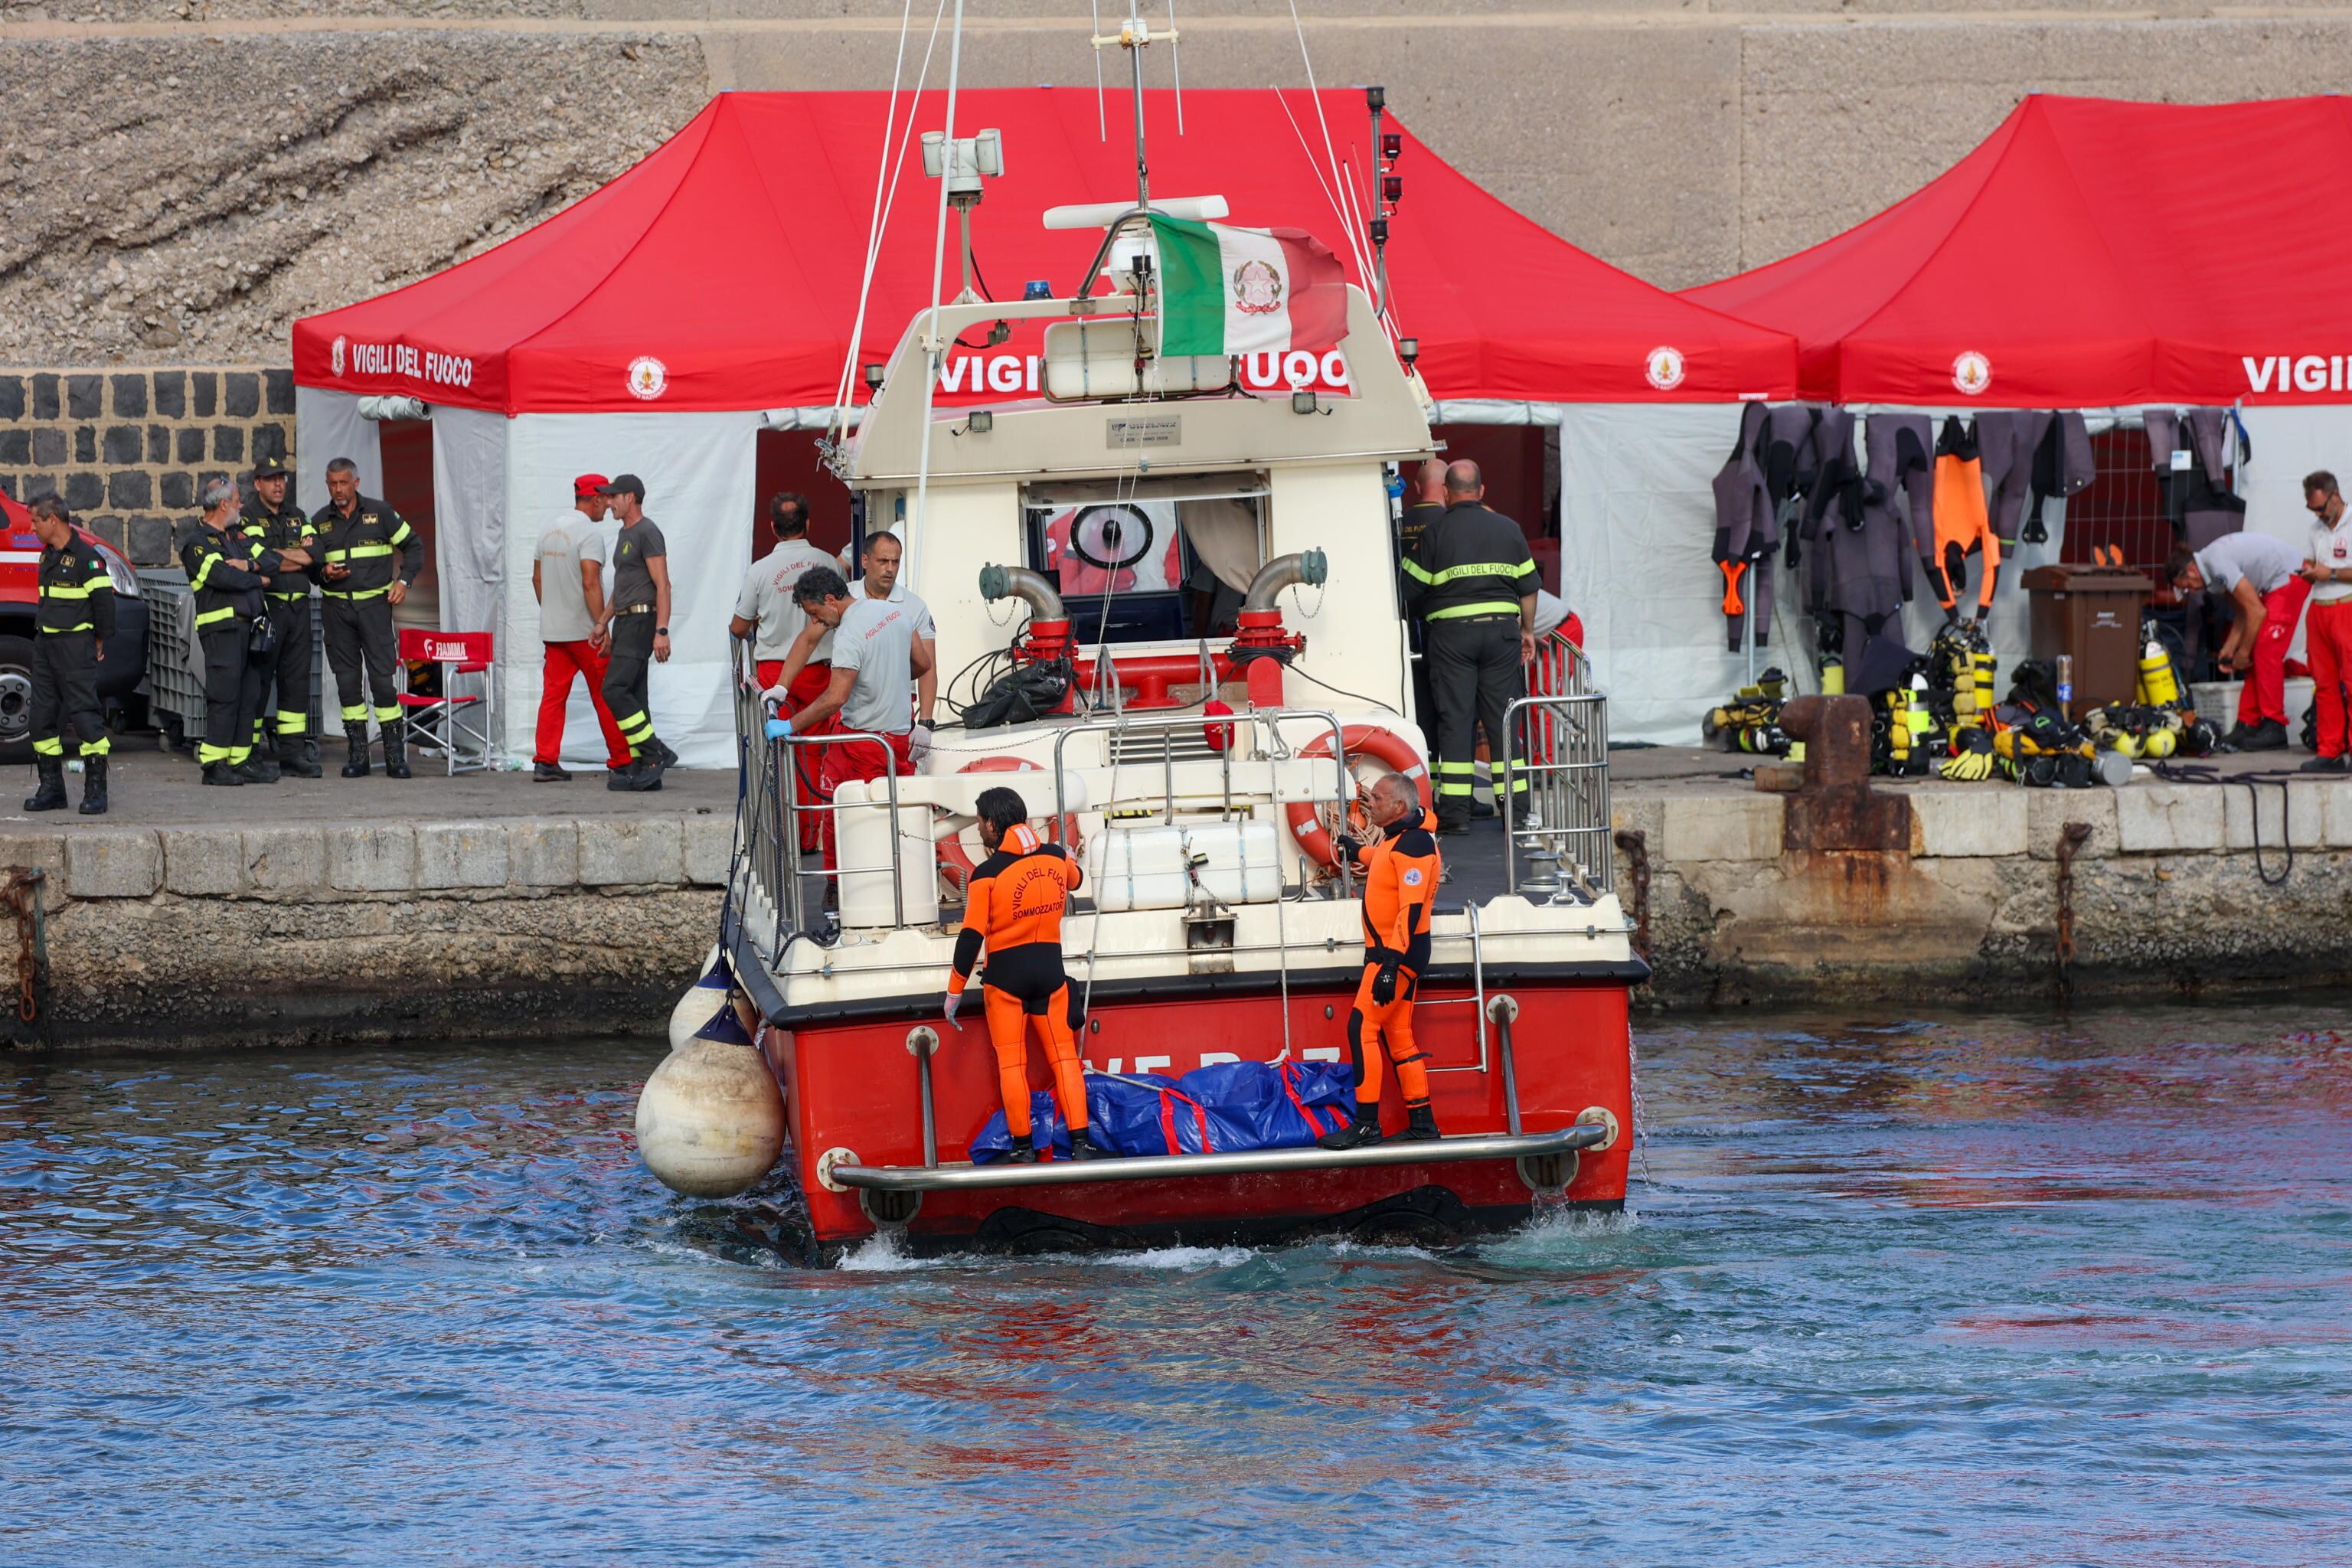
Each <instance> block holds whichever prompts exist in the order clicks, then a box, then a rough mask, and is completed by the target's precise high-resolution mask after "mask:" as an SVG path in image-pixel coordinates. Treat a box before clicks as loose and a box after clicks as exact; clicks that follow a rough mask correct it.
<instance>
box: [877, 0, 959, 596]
mask: <svg viewBox="0 0 2352 1568" xmlns="http://www.w3.org/2000/svg"><path fill="white" fill-rule="evenodd" d="M962 71H963V0H955V30H954V31H953V32H951V33H950V34H949V35H948V103H947V121H946V124H945V127H944V129H943V131H942V132H941V136H942V146H943V148H944V150H945V152H946V155H947V157H948V158H949V160H950V163H952V161H953V159H954V157H955V116H956V87H957V84H958V83H959V81H960V80H961V77H962ZM954 184H955V181H953V180H952V179H947V178H942V179H941V180H940V218H939V226H938V229H937V231H936V233H935V234H934V236H933V237H932V240H931V319H930V321H929V323H928V324H927V325H925V327H924V328H923V423H922V426H921V429H922V432H923V436H922V439H921V441H919V443H918V444H917V449H916V456H915V504H914V505H913V506H912V507H909V508H908V511H907V538H906V542H905V544H904V548H905V550H906V553H907V581H908V583H910V584H912V583H919V582H921V581H922V577H921V576H920V574H919V568H920V566H921V564H922V553H923V533H924V521H925V519H924V506H925V503H926V502H928V501H929V500H930V495H931V408H932V405H933V404H934V403H935V402H936V400H937V398H938V395H939V389H940V365H941V363H943V362H944V361H945V360H946V359H947V353H948V345H947V340H946V339H944V338H942V337H941V336H940V289H942V288H943V287H945V280H946V277H947V266H948V192H949V191H950V189H951V188H952V187H953V186H954ZM885 521H886V524H887V519H886V520H885Z"/></svg>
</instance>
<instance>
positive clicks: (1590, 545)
mask: <svg viewBox="0 0 2352 1568" xmlns="http://www.w3.org/2000/svg"><path fill="white" fill-rule="evenodd" d="M1557 406H1558V408H1559V415H1558V417H1559V479H1560V520H1561V521H1560V533H1561V539H1560V551H1559V575H1560V596H1561V597H1562V598H1564V599H1565V600H1567V601H1568V606H1569V608H1570V609H1571V610H1573V611H1575V612H1576V614H1577V615H1578V616H1581V617H1582V618H1583V621H1584V646H1585V648H1586V651H1587V652H1588V653H1590V654H1591V658H1592V664H1593V672H1594V675H1595V678H1596V679H1597V680H1598V681H1599V684H1600V686H1601V689H1602V690H1604V691H1606V692H1607V693H1608V694H1609V738H1610V739H1611V740H1612V741H1650V742H1657V743H1658V744H1661V745H1670V746H1691V745H1696V744H1697V743H1698V740H1699V732H1698V726H1699V720H1700V718H1701V716H1702V715H1704V714H1705V713H1706V710H1707V709H1708V708H1709V707H1711V706H1713V705H1714V704H1716V703H1718V702H1720V701H1722V700H1724V698H1725V697H1726V696H1727V695H1729V693H1730V692H1731V690H1732V689H1733V688H1735V687H1736V686H1738V684H1739V682H1740V680H1741V679H1743V677H1744V672H1745V670H1746V668H1747V667H1746V665H1745V664H1744V663H1743V661H1742V660H1741V658H1740V656H1739V655H1738V653H1736V652H1729V651H1727V650H1726V647H1725V644H1724V636H1725V634H1724V619H1723V575H1722V574H1721V573H1719V572H1717V570H1716V568H1715V564H1714V563H1713V562H1711V561H1710V560H1708V559H1707V556H1708V552H1709V551H1710V550H1711V548H1712V547H1713V545H1714V542H1715V495H1714V491H1713V489H1711V486H1712V484H1713V481H1714V479H1715V474H1716V470H1717V469H1718V468H1721V467H1722V466H1723V460H1724V458H1725V456H1726V455H1727V454H1728V453H1729V452H1730V450H1731V448H1732V445H1733V443H1734V442H1736V441H1737V440H1738V438H1739V405H1738V404H1736V403H1716V404H1703V403H1643V404H1599V403H1572V404H1563V405H1557ZM1781 576H1782V580H1783V582H1786V581H1787V579H1788V578H1789V576H1790V574H1787V573H1783V574H1781ZM1791 586H1793V584H1791ZM1784 627H1786V628H1788V629H1793V621H1790V622H1787V623H1784ZM1782 639H1783V629H1782V628H1776V630H1775V632H1774V635H1773V637H1772V641H1771V646H1770V647H1767V648H1765V649H1764V650H1763V651H1762V652H1761V653H1759V655H1758V668H1763V667H1764V666H1765V665H1767V664H1770V663H1773V662H1775V661H1780V662H1781V663H1782V664H1783V666H1784V667H1785V665H1786V662H1787V660H1788V658H1789V655H1788V653H1787V651H1786V650H1785V649H1784V648H1783V647H1782V646H1781V643H1782Z"/></svg>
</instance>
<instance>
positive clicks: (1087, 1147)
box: [1070, 1127, 1110, 1160]
mask: <svg viewBox="0 0 2352 1568" xmlns="http://www.w3.org/2000/svg"><path fill="white" fill-rule="evenodd" d="M1109 1156H1110V1151H1109V1150H1108V1149H1097V1148H1096V1147H1095V1141H1094V1140H1093V1139H1091V1138H1089V1137H1087V1130H1086V1129H1085V1128H1083V1127H1073V1128H1071V1129H1070V1158H1071V1159H1073V1160H1103V1159H1108V1158H1109Z"/></svg>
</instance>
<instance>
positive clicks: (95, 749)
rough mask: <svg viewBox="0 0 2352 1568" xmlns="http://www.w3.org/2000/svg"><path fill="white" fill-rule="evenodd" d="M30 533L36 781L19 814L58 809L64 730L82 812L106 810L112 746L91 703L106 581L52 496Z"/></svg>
mask: <svg viewBox="0 0 2352 1568" xmlns="http://www.w3.org/2000/svg"><path fill="white" fill-rule="evenodd" d="M33 531H34V532H35V533H37V534H39V535H40V537H41V565H40V571H39V574H38V581H39V584H40V607H39V613H38V615H37V616H36V625H37V627H38V629H37V631H35V632H34V634H33V707H32V719H33V766H34V768H35V770H36V771H37V772H38V773H39V774H40V780H41V782H40V784H39V787H38V788H37V789H36V790H35V791H34V792H33V796H32V798H31V799H29V800H27V801H26V802H25V809H26V811H62V810H63V809H65V804H66V739H65V736H66V731H68V730H71V731H73V733H74V738H75V739H76V741H78V742H79V745H80V755H81V766H82V775H81V810H82V815H83V816H100V814H102V813H103V812H104V811H105V810H106V755H107V752H109V751H110V750H112V748H113V742H110V741H109V740H108V739H107V738H106V713H105V710H103V709H101V708H100V706H99V701H98V663H99V660H100V659H102V658H105V657H106V643H107V639H108V638H109V637H112V636H113V635H114V580H113V579H112V578H110V577H109V576H108V575H107V573H106V561H105V558H104V557H102V556H100V554H99V552H98V551H97V550H96V549H95V548H94V547H93V546H92V545H91V544H90V542H89V541H88V540H86V539H84V538H82V537H81V536H80V535H79V534H78V533H76V532H75V531H74V528H73V518H72V516H71V514H69V513H68V511H67V510H66V504H65V502H63V501H61V500H58V498H57V497H55V496H43V497H42V498H41V499H40V500H37V501H35V502H34V503H33Z"/></svg>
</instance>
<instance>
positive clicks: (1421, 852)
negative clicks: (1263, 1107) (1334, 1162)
mask: <svg viewBox="0 0 2352 1568" xmlns="http://www.w3.org/2000/svg"><path fill="white" fill-rule="evenodd" d="M1370 795H1371V798H1370V802H1369V805H1370V812H1371V818H1372V821H1373V823H1374V824H1375V825H1376V826H1379V828H1380V829H1381V837H1379V838H1378V839H1376V840H1374V841H1373V842H1371V843H1370V844H1358V843H1357V842H1356V841H1355V840H1354V839H1352V838H1341V839H1340V840H1339V848H1340V851H1341V852H1342V853H1343V854H1346V855H1348V856H1349V857H1350V858H1353V859H1354V860H1355V861H1356V863H1357V864H1358V865H1360V867H1362V868H1363V873H1364V974H1363V978H1362V979H1361V980H1360V981H1359V982H1358V983H1357V984H1356V1004H1355V1005H1354V1006H1353V1007H1352V1008H1350V1009H1349V1013H1348V1052H1349V1057H1350V1058H1352V1059H1353V1060H1354V1063H1355V1068H1356V1120H1355V1121H1354V1122H1353V1123H1352V1124H1351V1125H1349V1126H1347V1127H1343V1128H1341V1129H1340V1130H1339V1131H1337V1132H1329V1133H1326V1134H1324V1136H1323V1137H1322V1138H1321V1139H1319V1140H1318V1142H1320V1143H1321V1144H1322V1145H1323V1147H1324V1148H1326V1149H1360V1148H1365V1147H1367V1146H1369V1145H1370V1144H1374V1143H1377V1142H1380V1141H1381V1052H1382V1050H1383V1048H1385V1050H1386V1052H1387V1058H1388V1059H1389V1060H1391V1061H1393V1062H1394V1063H1395V1064H1396V1076H1397V1088H1398V1089H1400V1090H1401V1091H1402V1093H1403V1095H1404V1109H1405V1115H1406V1116H1407V1118H1408V1119H1409V1121H1408V1123H1407V1125H1406V1127H1405V1130H1404V1131H1402V1133H1400V1134H1398V1136H1400V1137H1402V1138H1407V1139H1422V1138H1434V1137H1436V1136H1438V1131H1437V1118H1436V1115H1435V1113H1434V1112H1433V1111H1432V1110H1430V1108H1429V1069H1428V1068H1426V1067H1424V1066H1423V1063H1424V1062H1426V1061H1427V1060H1428V1059H1429V1058H1428V1056H1427V1055H1426V1054H1425V1053H1424V1052H1423V1050H1422V1049H1421V1047H1419V1046H1417V1045H1415V1044H1414V1043H1413V1038H1412V1003H1413V993H1414V992H1415V991H1416V990H1417V989H1418V988H1419V986H1420V984H1421V977H1422V975H1423V973H1427V971H1428V969H1429V915H1430V909H1431V907H1432V905H1433V903H1434V902H1435V901H1436V898H1437V883H1438V879H1439V878H1440V877H1441V876H1442V875H1443V874H1444V867H1443V865H1442V864H1441V862H1440V860H1439V858H1438V853H1437V839H1436V837H1435V836H1434V835H1433V834H1432V833H1431V832H1430V831H1429V825H1428V822H1427V821H1426V820H1425V818H1424V817H1423V814H1422V810H1421V801H1420V797H1419V796H1418V795H1416V794H1415V792H1414V790H1413V787H1412V785H1411V784H1407V783H1406V782H1405V780H1404V777H1403V775H1402V774H1401V773H1384V774H1382V775H1381V778H1380V780H1379V781H1378V782H1377V783H1375V784H1373V785H1372V788H1371V792H1370Z"/></svg>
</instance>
